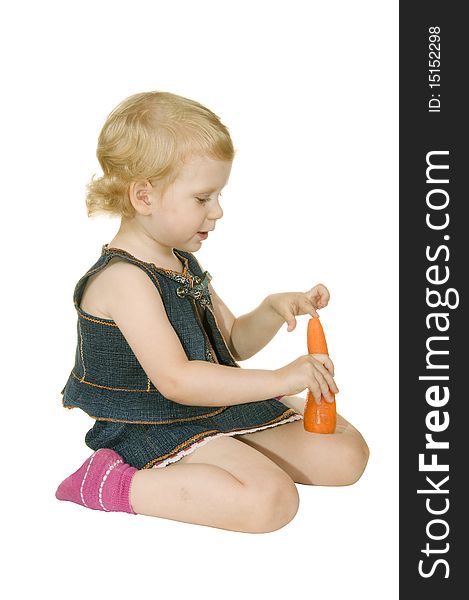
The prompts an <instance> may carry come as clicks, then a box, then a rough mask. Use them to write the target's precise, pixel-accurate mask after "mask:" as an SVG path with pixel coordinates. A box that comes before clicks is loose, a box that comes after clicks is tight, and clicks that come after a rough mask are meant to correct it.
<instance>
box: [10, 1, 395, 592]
mask: <svg viewBox="0 0 469 600" xmlns="http://www.w3.org/2000/svg"><path fill="white" fill-rule="evenodd" d="M2 13H3V14H2V15H1V23H2V25H1V28H2V32H1V36H0V40H1V41H0V43H1V46H2V47H1V52H2V58H3V61H4V62H5V67H4V68H3V72H4V75H3V84H2V89H3V91H2V98H1V102H2V110H1V118H2V142H3V144H2V146H3V148H2V155H3V156H2V167H3V169H2V172H3V176H2V187H3V189H2V200H3V211H2V212H3V214H2V217H3V218H2V222H3V232H2V233H3V235H2V256H3V259H4V260H3V265H4V279H3V286H2V287H3V294H2V303H3V309H2V314H3V317H4V318H3V322H2V326H3V331H2V333H3V353H4V356H3V359H2V366H3V370H4V372H3V376H2V383H3V385H2V388H3V389H2V391H3V404H4V407H5V410H4V413H3V417H4V426H3V428H2V436H1V439H2V449H3V452H2V458H3V469H2V471H3V476H2V478H3V480H4V484H5V487H4V491H3V494H2V496H3V497H2V502H3V504H4V508H3V509H2V518H3V519H5V524H4V526H3V528H2V538H3V546H4V548H6V549H7V557H8V562H7V564H6V565H5V564H4V567H5V572H6V577H5V576H3V580H2V583H3V585H10V586H11V587H10V592H9V593H8V597H9V598H20V597H21V598H24V597H28V596H29V597H31V596H32V595H33V594H34V595H35V596H36V595H37V594H39V593H44V594H47V596H48V597H49V598H54V599H55V598H67V599H75V598H83V597H88V598H90V597H91V598H99V597H105V598H118V599H120V598H129V597H132V598H136V599H137V598H142V597H149V598H153V597H154V598H161V597H162V594H165V596H166V597H171V598H176V599H179V598H188V597H193V598H205V599H212V598H220V597H227V598H235V597H236V598H237V597H241V596H242V597H244V598H254V597H266V598H275V599H277V598H279V599H280V598H285V597H289V598H293V597H301V598H328V599H330V600H338V599H340V598H342V597H344V596H345V595H346V596H351V597H360V598H361V599H363V600H368V599H370V600H371V599H375V598H380V600H388V599H395V598H397V596H398V592H397V580H398V566H397V565H398V562H397V541H398V539H397V536H398V479H397V475H398V470H397V466H398V464H397V463H398V431H397V425H398V396H397V376H398V373H397V368H398V366H397V322H398V308H397V300H398V287H397V260H398V251H397V241H398V236H397V217H398V209H397V117H398V115H397V94H398V89H397V42H398V40H397V20H398V19H397V17H398V15H397V2H389V1H387V2H372V1H356V2H348V1H345V0H341V1H336V2H322V1H321V2H320V1H314V2H313V1H304V2H300V1H296V0H290V1H289V2H276V1H269V2H266V1H258V2H249V3H241V2H238V3H235V2H220V1H218V2H216V1H208V0H199V1H197V2H189V1H172V2H159V1H152V2H151V1H144V0H134V1H133V2H120V1H116V0H113V1H112V2H110V1H100V2H97V1H96V2H83V1H82V2H80V3H74V4H72V3H68V2H52V1H42V2H37V3H34V2H16V3H14V4H10V7H9V8H6V9H5V8H2ZM146 90H162V91H170V92H173V93H177V94H180V95H183V96H187V97H190V98H193V99H195V100H198V101H199V102H201V103H203V104H205V105H207V106H208V107H209V108H211V109H212V110H213V111H214V112H215V113H216V114H217V115H218V116H219V117H220V118H221V120H222V122H223V123H225V124H226V125H227V126H228V128H229V130H230V132H231V135H232V138H233V141H234V145H235V147H236V149H237V150H238V153H237V157H236V159H235V163H234V166H233V170H232V174H231V178H230V182H229V185H228V187H227V188H226V190H225V191H224V193H223V199H222V201H223V204H222V206H223V208H224V211H225V214H224V217H223V219H222V220H221V221H220V222H219V223H218V224H217V229H216V232H215V233H214V234H211V237H210V238H209V240H207V241H206V242H204V244H203V248H202V249H201V250H200V251H199V252H198V253H197V258H198V259H199V261H200V262H201V264H202V266H203V268H205V269H208V270H209V271H210V273H211V274H212V276H213V285H214V287H215V289H216V290H217V292H218V294H219V295H220V296H221V297H222V298H223V299H224V301H225V302H226V303H227V304H228V306H229V307H230V308H231V310H232V311H233V312H234V314H235V315H237V316H239V315H241V314H243V313H245V312H249V311H250V310H252V309H253V308H254V307H255V306H257V305H258V304H259V303H260V302H261V300H262V299H263V298H264V297H265V296H266V295H267V294H269V293H274V292H282V291H306V290H308V289H309V288H310V287H312V286H313V285H315V284H316V283H318V282H323V283H325V284H326V285H327V286H328V288H329V289H330V292H331V302H330V305H329V306H328V307H327V308H326V309H324V310H323V311H322V316H321V318H322V322H323V325H324V328H325V331H326V335H327V338H328V344H329V350H330V354H331V358H332V359H333V361H334V363H335V368H336V381H337V383H338V386H339V388H340V389H341V392H340V394H339V395H338V396H337V406H338V410H339V412H340V413H342V414H343V415H344V416H345V417H346V418H347V419H348V420H350V421H351V422H352V423H353V424H354V425H355V426H356V427H357V428H358V429H359V430H360V431H361V432H362V434H363V435H364V437H365V438H366V440H367V442H368V445H369V447H370V449H371V457H370V461H369V465H368V468H367V470H366V471H365V474H364V475H363V477H362V479H361V480H360V481H359V482H358V483H357V484H355V485H354V486H350V487H345V488H320V487H310V486H304V485H298V489H299V493H300V498H301V503H300V509H299V512H298V514H297V515H296V517H295V519H294V520H293V521H292V522H291V523H290V524H289V525H287V526H286V527H284V528H282V529H280V530H278V531H277V532H273V533H269V534H261V535H253V534H242V533H234V532H228V531H222V530H217V529H213V528H209V527H203V526H197V525H189V524H185V523H179V522H175V521H165V520H162V519H157V518H151V517H143V516H137V517H131V516H129V515H126V514H122V513H113V514H104V513H101V512H97V511H91V510H86V509H84V508H82V507H79V506H77V505H75V504H71V503H68V502H63V503H61V502H59V501H57V500H56V499H55V497H54V492H55V489H56V487H57V485H58V483H60V481H61V480H62V479H63V478H64V477H65V476H67V475H68V474H70V473H71V472H72V471H74V470H75V469H76V468H78V466H79V465H80V464H81V463H82V462H83V460H84V459H85V458H86V457H87V456H88V455H89V454H90V453H91V452H92V451H91V450H90V449H89V448H88V447H87V446H86V445H85V443H84V436H85V433H86V431H87V430H88V429H89V428H90V427H91V426H92V424H93V421H92V420H91V419H90V418H89V417H88V416H87V415H86V414H85V413H82V412H81V411H79V410H78V409H76V410H73V411H67V410H65V409H63V408H62V406H61V396H60V391H61V389H62V388H63V386H64V384H65V382H66V379H67V377H68V374H69V372H70V370H71V368H72V366H73V360H74V352H75V343H76V340H75V335H76V330H75V327H76V313H75V309H74V307H73V302H72V294H73V288H74V286H75V284H76V282H77V281H78V279H79V278H80V277H81V276H82V275H83V274H84V273H85V271H86V270H87V269H88V268H89V267H90V266H91V265H92V264H93V263H94V262H95V261H96V260H97V258H98V257H99V254H100V251H101V246H102V244H104V243H106V242H108V241H110V240H111V239H112V237H113V236H114V234H115V232H116V231H117V228H118V224H119V223H118V220H116V219H112V218H111V219H109V218H106V217H97V218H94V219H88V217H87V216H86V209H85V202H84V189H85V185H86V183H87V182H88V181H89V179H90V178H91V176H92V175H93V174H94V173H98V172H99V165H98V163H97V161H96V159H95V148H96V142H97V136H98V133H99V130H100V128H101V126H102V125H103V123H104V120H105V118H106V116H107V114H108V113H109V112H110V111H111V109H112V108H114V106H115V105H116V104H117V103H118V102H120V101H121V100H122V99H124V98H125V97H127V96H129V95H131V94H133V93H136V92H140V91H146ZM307 320H308V317H307V316H304V317H300V318H299V319H298V325H297V328H296V329H295V330H294V331H293V332H291V333H287V332H286V325H285V326H283V327H282V329H281V331H280V332H279V333H278V335H277V337H276V338H274V340H273V341H272V342H271V343H270V344H269V345H268V346H267V347H266V348H265V349H264V350H262V351H261V352H260V353H259V354H258V355H257V356H255V357H253V358H252V359H250V360H249V361H246V362H244V363H243V367H246V368H249V367H251V368H271V369H273V368H278V367H280V366H283V365H285V364H287V363H288V362H291V361H292V360H294V359H295V358H296V357H298V356H300V355H302V354H305V353H306V324H307ZM303 395H304V396H305V393H304V394H303ZM131 594H132V596H130V595H131Z"/></svg>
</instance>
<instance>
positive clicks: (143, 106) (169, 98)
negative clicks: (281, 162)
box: [86, 91, 235, 218]
mask: <svg viewBox="0 0 469 600" xmlns="http://www.w3.org/2000/svg"><path fill="white" fill-rule="evenodd" d="M195 155H202V156H207V157H209V158H212V159H215V160H224V161H232V160H233V158H234V155H235V149H234V147H233V142H232V140H231V137H230V134H229V131H228V129H227V127H225V125H223V123H222V122H221V121H220V118H219V117H218V116H217V115H216V114H214V113H213V112H212V111H211V110H209V109H208V108H206V107H205V106H203V105H202V104H199V103H198V102H195V101H194V100H190V99H188V98H184V97H183V96H178V95H176V94H171V93H169V92H157V91H154V92H143V93H140V94H134V95H133V96H130V97H129V98H126V99H125V100H124V101H123V102H121V103H120V104H119V105H118V106H117V107H116V108H115V109H114V110H113V111H112V112H111V113H110V115H109V116H108V118H107V119H106V122H105V124H104V126H103V128H102V130H101V133H100V135H99V139H98V148H97V150H96V156H97V158H98V160H99V164H100V165H101V168H102V171H103V175H102V176H101V177H97V176H96V175H95V176H93V178H92V180H91V181H90V183H89V184H88V185H87V194H86V206H87V211H88V216H89V217H90V216H93V215H94V214H95V213H105V214H106V213H107V214H109V213H111V214H113V215H118V216H121V217H126V218H132V217H133V216H134V215H135V209H134V207H133V206H132V204H131V202H130V199H129V186H130V183H131V182H132V181H138V180H148V181H150V182H151V183H152V185H154V186H155V187H157V188H158V189H159V190H160V191H161V193H164V191H165V190H166V189H167V188H168V187H169V186H170V185H171V184H172V183H173V182H174V181H175V179H176V178H177V176H178V174H179V172H180V170H181V168H182V166H183V164H184V162H185V161H186V160H187V159H188V158H190V157H191V156H195Z"/></svg>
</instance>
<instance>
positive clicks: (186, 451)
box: [143, 396, 303, 469]
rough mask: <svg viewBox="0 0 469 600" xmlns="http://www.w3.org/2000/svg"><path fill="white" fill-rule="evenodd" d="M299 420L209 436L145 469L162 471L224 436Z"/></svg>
mask: <svg viewBox="0 0 469 600" xmlns="http://www.w3.org/2000/svg"><path fill="white" fill-rule="evenodd" d="M280 397H281V398H283V396H280ZM299 419H303V415H301V414H299V413H296V414H294V415H292V416H291V417H288V418H287V419H283V420H282V421H277V422H276V423H271V424H269V425H261V426H260V427H251V428H247V429H242V430H236V431H220V432H219V433H216V434H215V435H208V436H207V437H205V438H204V439H203V440H201V441H199V442H195V443H193V444H191V445H190V446H189V447H187V448H184V450H181V451H179V452H178V453H177V454H175V455H174V456H170V457H168V458H166V459H164V460H162V461H161V462H159V463H158V462H157V464H154V463H155V462H156V461H158V458H156V459H153V460H151V461H149V462H148V463H147V465H148V466H147V465H145V466H144V467H143V468H144V469H161V468H163V467H166V466H167V465H168V464H170V463H174V462H177V461H178V460H181V458H183V457H184V456H187V455H188V454H191V453H192V452H194V451H195V450H197V448H200V446H204V445H205V444H207V443H208V442H210V441H212V440H214V439H216V438H219V437H222V436H233V435H240V434H243V433H254V432H255V431H260V430H261V429H269V428H270V427H277V425H283V424H285V423H290V422H293V421H298V420H299Z"/></svg>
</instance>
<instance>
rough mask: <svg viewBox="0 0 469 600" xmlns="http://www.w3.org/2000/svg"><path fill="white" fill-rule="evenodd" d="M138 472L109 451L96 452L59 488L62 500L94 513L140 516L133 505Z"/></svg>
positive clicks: (57, 494) (58, 494)
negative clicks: (132, 489)
mask: <svg viewBox="0 0 469 600" xmlns="http://www.w3.org/2000/svg"><path fill="white" fill-rule="evenodd" d="M137 471H138V469H136V468H135V467H131V466H130V465H127V464H126V463H124V461H123V459H122V457H121V456H120V455H119V454H117V452H114V450H110V449H109V448H100V449H99V450H96V452H95V453H94V454H92V455H91V456H90V457H89V458H87V459H86V460H85V462H84V463H83V464H82V466H81V467H80V468H79V469H78V471H75V473H73V474H72V475H70V477H67V479H65V480H64V481H62V483H61V484H60V485H59V487H58V488H57V491H56V492H55V497H56V498H57V499H58V500H68V501H69V502H76V504H81V505H82V506H86V507H87V508H92V509H93V510H104V511H106V512H110V511H118V512H127V513H131V514H133V515H135V514H137V513H136V512H134V510H133V509H132V506H131V505H130V486H131V483H132V478H133V476H134V475H135V473H136V472H137Z"/></svg>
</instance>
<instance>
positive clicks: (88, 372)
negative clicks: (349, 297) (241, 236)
mask: <svg viewBox="0 0 469 600" xmlns="http://www.w3.org/2000/svg"><path fill="white" fill-rule="evenodd" d="M234 155H235V150H234V148H233V144H232V140H231V138H230V135H229V132H228V129H227V128H226V127H225V126H224V125H223V124H222V123H221V122H220V119H219V118H218V117H217V115H215V114H214V113H213V112H211V111H210V110H208V109H207V108H206V107H204V106H202V105H201V104H199V103H198V102H195V101H192V100H189V99H187V98H184V97H181V96H177V95H175V94H171V93H167V92H148V93H141V94H136V95H134V96H131V97H130V98H127V99H126V100H124V101H123V102H122V103H121V104H120V105H119V106H117V108H116V109H115V110H114V111H113V112H112V113H111V114H110V115H109V117H108V119H107V121H106V123H105V125H104V127H103V129H102V131H101V134H100V136H99V142H98V150H97V156H98V159H99V162H100V164H101V167H102V170H103V176H102V177H99V178H94V179H93V180H92V181H91V183H90V184H89V186H88V195H87V206H88V215H93V214H94V213H98V212H107V213H112V214H115V215H119V216H120V217H121V225H120V228H119V231H118V232H117V234H116V236H115V237H114V238H113V239H112V240H111V242H110V243H108V244H104V245H103V247H102V251H101V256H100V257H99V259H98V260H97V262H96V263H95V264H94V265H93V266H92V267H91V268H90V269H89V270H88V271H87V272H86V273H85V275H84V276H83V277H82V278H81V279H80V280H79V281H78V283H77V285H76V288H75V291H74V296H73V300H74V304H75V308H76V310H77V314H78V323H77V334H78V335H77V338H78V339H77V349H76V354H75V364H74V367H73V370H72V372H71V373H70V376H69V378H68V380H67V382H66V385H65V387H64V389H63V390H62V394H63V405H64V406H65V407H67V408H73V407H79V408H81V409H82V410H84V411H85V412H87V413H88V414H89V415H90V416H91V417H92V418H93V419H95V424H94V426H93V427H92V428H91V429H90V430H89V431H88V433H87V434H86V438H85V441H86V444H87V445H88V446H89V447H90V448H92V449H93V450H95V452H94V454H92V455H91V456H90V457H89V458H88V459H87V460H86V461H85V462H84V464H83V465H82V466H81V467H80V468H79V469H78V470H77V471H76V472H75V473H73V474H72V475H70V476H69V477H68V478H67V479H65V480H64V481H63V482H62V483H61V484H60V486H59V487H58V489H57V491H56V497H57V498H58V499H59V500H68V501H71V502H76V503H77V504H80V505H82V506H85V507H88V508H92V509H96V510H103V511H108V512H109V511H123V512H128V513H131V514H142V515H150V516H157V517H163V518H167V519H174V520H177V521H184V522H187V523H195V524H200V525H207V526H211V527H217V528H222V529H228V530H233V531H243V532H251V533H254V532H267V531H274V530H276V529H279V528H280V527H282V526H284V525H285V524H287V523H288V522H289V521H290V520H291V519H292V518H293V517H294V515H295V514H296V511H297V509H298V492H297V488H296V486H295V483H303V484H307V485H348V484H352V483H354V482H355V481H357V479H358V478H359V477H360V476H361V474H362V472H363V470H364V468H365V465H366V462H367V459H368V448H367V446H366V443H365V441H364V440H363V438H362V436H361V435H360V433H359V432H358V431H357V430H356V429H355V428H354V427H353V426H352V425H350V423H348V422H347V421H346V420H345V419H343V418H342V417H340V416H339V415H338V420H337V429H336V432H335V433H334V434H330V435H320V434H313V433H308V432H306V431H305V430H304V427H303V422H302V419H303V411H304V404H305V401H304V399H303V398H301V397H299V396H295V394H298V393H300V392H302V391H303V390H305V389H307V388H308V389H310V390H311V391H312V393H313V394H314V397H315V399H316V401H318V402H319V400H320V397H321V393H322V394H323V395H324V396H325V398H326V399H329V400H332V396H331V391H332V392H333V393H337V392H338V389H337V386H336V384H335V382H334V379H333V375H334V368H333V364H332V362H331V360H330V359H329V358H328V357H327V356H326V355H305V356H300V357H299V358H297V359H296V360H294V361H293V362H291V363H290V364H288V365H286V366H284V367H282V368H280V369H276V370H266V369H243V368H240V365H239V364H238V362H237V361H242V360H245V359H247V358H249V357H251V356H253V355H254V354H256V352H258V351H259V350H261V349H262V348H263V347H264V346H265V345H266V344H267V343H268V342H269V341H270V340H271V339H272V338H273V336H274V335H275V334H276V332H277V331H278V330H279V328H280V327H281V325H282V324H283V323H285V322H286V323H288V330H289V331H292V330H293V329H294V328H295V326H296V319H295V317H296V316H298V315H306V314H308V315H311V316H317V313H316V309H320V308H323V307H324V306H326V305H327V303H328V301H329V292H328V290H327V289H326V287H325V286H323V285H322V284H319V285H316V286H314V287H313V288H312V289H311V290H309V291H308V292H305V293H303V292H297V293H296V292H287V293H277V294H272V295H269V296H267V297H266V298H265V299H264V300H263V302H262V303H261V304H260V306H258V307H257V308H256V309H254V310H253V311H252V312H250V313H248V314H246V315H243V316H241V317H237V318H236V317H235V316H234V315H233V314H232V313H231V311H230V310H229V308H228V307H227V305H226V304H225V303H224V302H223V301H222V299H221V298H220V297H219V296H218V294H217V293H216V292H215V290H214V289H213V286H212V284H211V279H212V276H211V275H210V273H209V272H208V271H205V270H204V269H203V268H202V267H201V265H200V264H199V262H198V261H197V259H196V258H195V256H194V253H196V252H197V251H198V250H199V249H200V247H201V246H202V242H203V241H204V240H206V239H207V237H208V234H209V232H213V231H214V229H215V227H216V223H217V221H218V220H219V219H220V218H221V217H222V216H223V211H222V208H221V206H220V202H219V197H220V196H221V190H222V189H223V188H224V186H225V185H226V184H227V181H228V178H229V175H230V171H231V166H232V162H233V159H234ZM212 235H215V234H214V233H212ZM244 268H248V267H247V266H246V267H244ZM234 276H236V277H238V276H239V274H234Z"/></svg>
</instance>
